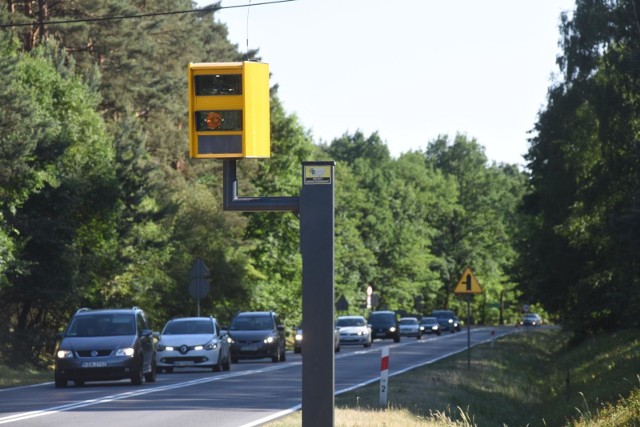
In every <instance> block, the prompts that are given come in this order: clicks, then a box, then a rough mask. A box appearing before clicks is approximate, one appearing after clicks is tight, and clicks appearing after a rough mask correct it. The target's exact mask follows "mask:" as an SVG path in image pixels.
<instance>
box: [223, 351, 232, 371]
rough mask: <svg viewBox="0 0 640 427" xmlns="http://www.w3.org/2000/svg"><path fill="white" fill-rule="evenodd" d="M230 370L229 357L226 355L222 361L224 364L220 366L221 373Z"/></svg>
mask: <svg viewBox="0 0 640 427" xmlns="http://www.w3.org/2000/svg"><path fill="white" fill-rule="evenodd" d="M230 369H231V356H229V355H228V354H227V357H226V359H225V360H224V364H223V365H222V370H223V371H228V370H230Z"/></svg>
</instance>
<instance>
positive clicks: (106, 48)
mask: <svg viewBox="0 0 640 427" xmlns="http://www.w3.org/2000/svg"><path fill="white" fill-rule="evenodd" d="M32 6H33V8H32V9H30V10H27V9H23V8H22V7H21V6H20V7H16V8H14V9H12V11H11V12H6V11H4V12H0V20H2V22H5V21H8V20H9V19H11V20H12V22H31V20H36V21H38V20H41V21H42V22H43V23H42V25H36V26H33V27H19V28H17V29H13V30H7V31H5V32H2V33H0V52H2V56H1V57H0V71H2V73H0V98H1V100H2V101H3V107H2V109H0V130H2V132H1V133H0V154H2V156H0V162H2V170H1V171H0V196H1V197H0V308H1V309H2V313H3V314H2V315H0V316H1V320H2V322H0V325H2V326H0V329H1V330H0V334H2V335H1V336H0V338H2V339H3V341H5V342H10V343H11V345H12V346H16V348H17V346H22V347H21V353H20V354H34V355H35V357H34V359H35V360H40V358H41V359H42V360H46V358H47V355H48V353H47V352H48V351H50V350H51V347H52V346H51V344H53V343H52V341H51V340H48V341H47V342H48V345H47V348H46V349H45V348H36V346H37V345H38V344H37V343H39V342H42V340H43V339H44V338H50V337H52V336H53V333H54V332H55V331H57V330H60V329H61V328H62V327H63V326H64V324H65V323H66V321H67V319H68V318H69V316H70V315H71V314H72V313H73V312H74V311H75V310H76V309H77V308H78V307H80V306H89V307H95V308H98V307H108V306H125V307H128V306H133V305H138V306H141V307H143V308H144V309H145V310H146V311H147V313H148V314H149V315H150V317H151V319H152V320H153V323H154V326H155V328H156V329H159V328H160V327H161V326H162V324H163V323H164V322H165V321H166V320H167V319H169V318H171V317H174V316H180V315H182V316H184V315H192V314H195V310H196V301H195V300H194V299H193V298H192V297H191V296H190V295H189V292H188V286H189V271H190V269H191V267H192V265H193V263H194V261H195V260H196V259H201V260H203V261H204V263H205V265H206V266H207V267H208V269H209V271H210V277H209V278H208V280H209V283H210V285H211V290H210V293H209V294H208V295H207V296H205V297H204V298H203V299H202V300H201V301H200V306H201V311H202V314H213V315H215V316H216V317H218V318H219V319H220V321H221V322H222V323H223V324H225V323H228V322H229V321H230V320H231V317H232V316H233V314H234V313H235V312H236V311H238V310H262V309H275V310H277V311H278V312H279V314H280V315H281V317H282V318H283V320H284V321H285V323H286V324H287V325H288V326H289V327H292V326H294V325H295V324H297V323H298V322H299V321H300V318H301V312H300V311H301V306H302V304H301V281H302V271H301V268H302V262H301V261H302V260H301V255H300V252H299V221H298V219H297V218H296V216H295V215H294V214H291V213H255V212H254V213H250V214H247V213H237V212H223V211H222V210H221V199H222V195H221V194H222V182H221V164H220V163H219V162H213V161H195V160H190V159H188V158H187V156H188V143H187V132H186V129H187V114H186V112H187V108H186V107H187V105H186V103H187V93H186V88H187V84H186V83H187V82H186V76H187V73H186V65H187V63H188V62H205V61H206V62H216V61H237V60H240V59H241V58H242V57H243V55H241V54H240V53H239V52H238V49H237V46H234V45H232V44H231V43H230V42H229V41H228V39H227V30H226V27H225V26H224V25H223V24H221V23H219V22H216V21H215V20H214V18H215V12H212V11H209V12H199V13H190V14H178V15H165V16H157V17H139V18H135V19H116V20H109V21H91V22H74V23H67V24H55V23H54V24H44V21H47V22H55V21H57V20H62V19H65V20H73V19H83V18H87V17H101V16H114V15H122V16H124V15H136V14H144V13H151V12H157V11H161V12H166V11H171V10H188V9H189V8H190V7H192V6H193V5H192V3H191V2H189V1H187V0H162V1H157V2H146V1H124V0H108V1H103V2H94V1H89V0H80V1H75V2H48V1H45V2H39V3H37V4H35V3H34V4H33V5H32ZM45 6H47V7H45ZM256 55H257V52H249V53H248V55H247V57H246V58H247V59H252V58H255V56H256ZM271 151H272V156H271V158H270V159H262V160H250V159H245V160H243V161H241V162H238V177H239V187H240V188H239V189H238V190H239V191H238V193H239V194H240V195H241V196H292V197H295V196H298V195H299V193H300V185H301V182H300V181H301V180H300V176H301V162H302V161H306V160H335V161H336V169H335V176H336V181H335V190H336V218H335V224H336V229H335V238H336V240H335V242H336V246H335V266H336V269H335V278H336V283H335V288H336V299H337V298H338V297H340V296H341V295H344V296H345V298H346V299H347V301H348V302H349V304H350V311H351V312H363V313H364V311H365V308H364V306H363V305H364V303H365V291H366V289H367V286H369V285H371V286H373V289H374V292H375V293H376V295H377V296H378V297H379V298H378V300H379V304H378V306H376V307H374V308H382V307H389V308H392V309H397V310H401V311H404V312H412V313H418V314H420V313H428V312H430V311H431V310H432V309H434V308H442V306H448V305H451V306H453V307H454V308H459V305H460V303H459V302H458V301H457V300H455V299H453V298H452V297H451V295H450V293H451V287H452V286H453V285H454V284H455V281H457V279H458V277H459V275H460V274H461V272H462V271H463V269H464V267H466V266H468V265H473V267H474V271H475V272H476V275H477V276H478V277H479V278H480V280H481V283H482V284H483V286H484V288H485V291H486V297H485V298H483V299H478V300H476V301H474V306H473V313H474V320H476V321H496V320H498V318H497V316H495V315H493V314H488V313H493V312H490V311H489V310H488V309H487V306H488V304H489V303H493V304H495V302H497V300H498V299H500V300H502V299H504V300H505V301H514V300H515V298H516V297H517V291H516V290H514V288H515V284H514V283H513V282H511V281H509V280H508V279H507V273H508V272H509V271H510V269H511V267H512V266H511V264H512V262H513V257H514V256H513V248H512V243H513V241H512V239H513V237H512V234H513V233H515V232H516V231H519V230H520V228H521V226H522V224H521V221H520V220H519V219H518V218H519V217H518V215H516V205H517V200H518V198H519V197H521V195H522V194H523V193H524V188H525V185H526V183H525V181H524V179H523V175H522V173H520V172H519V171H518V170H517V169H516V168H515V167H509V166H503V165H501V166H496V165H491V166H489V165H487V164H486V163H487V160H486V158H485V156H484V153H483V151H482V148H481V147H480V146H479V145H478V144H477V143H476V142H475V141H469V140H467V139H466V137H463V136H457V137H456V139H455V141H454V142H453V145H451V146H449V141H448V139H447V138H439V139H437V140H436V141H433V142H432V143H431V144H430V145H429V147H428V149H427V150H426V151H425V152H424V153H423V152H412V153H406V154H404V155H402V156H400V157H399V158H398V159H394V158H392V157H391V156H390V154H389V150H388V148H387V147H386V145H385V143H384V141H382V139H381V138H380V136H379V135H378V134H376V133H374V134H372V135H370V136H365V135H363V134H362V133H360V132H357V133H355V134H354V135H349V134H344V135H343V136H341V137H340V138H337V139H336V140H334V141H332V142H331V143H330V144H329V145H326V146H320V147H318V146H315V145H314V144H313V138H312V135H311V133H310V132H309V131H308V130H306V129H304V128H303V126H302V125H301V124H300V123H299V121H298V118H297V117H296V116H295V115H291V114H288V113H287V112H286V111H285V109H284V108H283V106H282V105H281V103H280V100H279V98H278V94H277V87H274V88H273V89H272V94H271ZM27 330H39V331H42V332H41V335H39V336H37V337H31V336H30V335H29V334H27V333H26V331H27ZM31 339H33V340H34V341H33V343H31V342H30V341H29V340H31ZM0 357H2V354H0Z"/></svg>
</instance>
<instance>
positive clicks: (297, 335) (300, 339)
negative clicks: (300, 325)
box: [265, 334, 302, 342]
mask: <svg viewBox="0 0 640 427" xmlns="http://www.w3.org/2000/svg"><path fill="white" fill-rule="evenodd" d="M267 339H268V338H267ZM296 341H302V334H296ZM265 342H266V341H265Z"/></svg>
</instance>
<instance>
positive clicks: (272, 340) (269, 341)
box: [264, 337, 275, 344]
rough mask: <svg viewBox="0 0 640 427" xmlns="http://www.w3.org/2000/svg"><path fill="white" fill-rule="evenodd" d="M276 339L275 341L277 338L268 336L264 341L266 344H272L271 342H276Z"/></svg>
mask: <svg viewBox="0 0 640 427" xmlns="http://www.w3.org/2000/svg"><path fill="white" fill-rule="evenodd" d="M274 341H275V339H274V338H273V337H266V338H265V339H264V343H265V344H271V343H272V342H274Z"/></svg>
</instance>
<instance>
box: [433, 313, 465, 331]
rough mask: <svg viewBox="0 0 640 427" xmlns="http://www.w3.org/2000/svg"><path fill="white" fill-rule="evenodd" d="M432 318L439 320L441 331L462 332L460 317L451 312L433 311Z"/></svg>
mask: <svg viewBox="0 0 640 427" xmlns="http://www.w3.org/2000/svg"><path fill="white" fill-rule="evenodd" d="M431 316H433V317H435V318H436V319H438V324H439V325H440V330H441V331H449V332H457V331H460V330H462V326H461V325H460V321H459V320H458V317H457V316H456V315H455V313H454V312H453V311H451V310H433V311H432V312H431Z"/></svg>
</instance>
